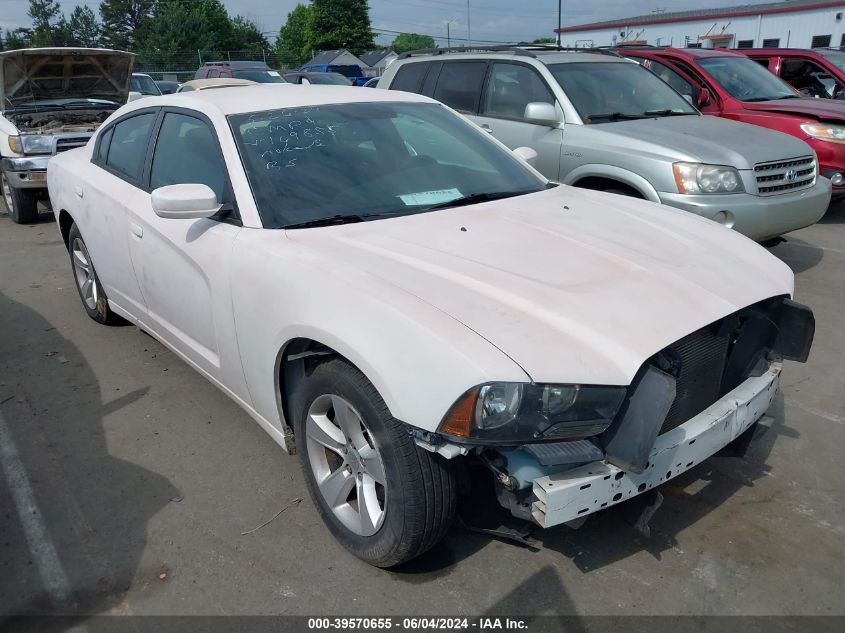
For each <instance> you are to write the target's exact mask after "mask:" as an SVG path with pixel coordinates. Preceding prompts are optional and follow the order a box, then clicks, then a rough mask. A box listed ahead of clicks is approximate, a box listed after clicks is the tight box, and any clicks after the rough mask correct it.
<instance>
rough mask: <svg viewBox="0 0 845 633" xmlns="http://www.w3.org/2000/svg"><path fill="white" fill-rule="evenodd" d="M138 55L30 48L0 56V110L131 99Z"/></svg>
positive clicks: (121, 101) (106, 50)
mask: <svg viewBox="0 0 845 633" xmlns="http://www.w3.org/2000/svg"><path fill="white" fill-rule="evenodd" d="M134 59H135V55H133V54H132V53H125V52H123V51H112V50H108V49H104V48H28V49H22V50H17V51H6V52H3V53H0V109H3V110H5V109H8V108H10V107H11V108H14V107H17V106H23V105H27V104H31V103H34V102H37V101H43V100H50V99H106V100H108V101H114V102H115V103H118V104H120V105H122V104H124V103H126V99H127V97H128V95H129V78H130V76H131V74H132V65H133V63H134Z"/></svg>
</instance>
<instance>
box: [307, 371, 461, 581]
mask: <svg viewBox="0 0 845 633" xmlns="http://www.w3.org/2000/svg"><path fill="white" fill-rule="evenodd" d="M292 401H293V402H295V403H297V405H298V415H297V416H296V418H295V427H296V428H295V433H296V437H297V443H298V446H299V451H298V452H299V454H300V459H301V461H302V466H303V469H304V471H305V478H306V481H307V484H308V488H309V492H310V493H311V497H312V498H313V500H314V502H315V504H316V505H317V509H318V511H319V513H320V516H321V517H322V519H323V521H324V523H325V524H326V526H327V527H328V528H329V530H330V531H331V532H332V534H333V535H334V536H335V538H337V540H338V541H340V543H341V544H342V545H343V546H344V547H345V548H346V549H348V550H349V551H350V552H352V553H353V554H355V555H356V556H358V557H359V558H361V559H362V560H364V561H366V562H368V563H370V564H371V565H375V566H377V567H391V566H393V565H398V564H399V563H403V562H405V561H407V560H410V559H412V558H414V557H416V556H419V555H420V554H422V553H423V552H425V551H426V550H428V549H429V548H431V547H432V546H434V545H435V544H436V543H437V542H438V541H440V540H441V539H442V538H443V536H444V535H445V534H446V531H447V530H448V529H449V526H450V525H451V523H452V519H453V518H454V515H455V505H456V497H457V485H456V482H455V475H454V468H453V465H452V464H451V463H450V462H449V461H448V460H445V459H443V458H442V457H440V456H438V455H435V454H432V453H429V452H428V451H425V450H423V449H421V448H419V447H418V446H417V445H416V444H415V443H414V440H413V438H412V437H411V436H410V435H409V434H408V430H407V428H406V427H405V425H404V424H403V423H401V422H399V421H398V420H396V419H395V418H393V417H392V416H391V415H390V412H389V411H388V409H387V406H386V405H385V404H384V401H383V400H382V399H381V396H379V394H378V392H377V391H376V389H375V387H373V385H372V384H371V383H370V382H369V381H368V380H367V379H366V377H364V375H363V374H362V373H361V372H360V371H358V370H357V369H356V368H355V367H353V366H352V365H350V364H349V363H347V362H346V361H345V360H342V359H334V360H330V361H327V362H325V363H322V364H320V365H318V366H317V367H316V368H314V370H313V371H312V372H311V373H310V374H309V375H307V376H306V377H305V378H303V379H302V381H301V382H300V383H299V385H298V386H297V388H296V392H295V394H293V398H292Z"/></svg>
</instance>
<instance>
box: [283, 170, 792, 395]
mask: <svg viewBox="0 0 845 633" xmlns="http://www.w3.org/2000/svg"><path fill="white" fill-rule="evenodd" d="M287 235H288V237H289V238H290V239H292V240H294V241H297V242H299V243H301V244H303V245H307V246H309V247H312V248H313V249H314V251H315V253H316V254H318V256H319V257H321V258H325V259H324V264H325V266H326V267H327V268H328V269H329V270H331V269H335V270H338V271H341V270H343V269H344V268H345V267H355V268H357V269H363V270H366V271H368V272H369V273H370V274H371V275H373V276H375V277H378V278H380V279H383V280H386V281H387V282H389V283H390V284H391V285H393V286H395V287H396V288H398V289H401V290H403V291H405V292H408V293H411V294H413V295H415V296H417V297H418V298H420V299H421V300H423V301H425V302H427V303H429V304H431V305H432V306H435V307H436V308H438V309H439V310H441V311H442V312H444V313H445V314H447V315H449V316H451V317H452V318H454V319H457V320H458V321H460V322H461V323H463V324H464V325H466V327H467V328H469V330H472V331H474V332H476V333H477V334H478V335H480V336H482V337H484V338H485V339H486V340H487V341H489V342H490V343H491V344H492V345H494V346H496V347H497V348H499V349H500V350H502V351H503V352H504V353H505V354H507V355H508V356H509V357H510V358H511V359H513V360H514V362H516V363H517V364H519V365H520V366H521V367H522V368H523V369H524V370H525V371H526V372H527V373H528V374H529V375H530V376H531V378H532V379H533V380H535V381H537V382H579V383H592V384H629V383H630V381H631V380H632V379H633V377H634V375H635V374H636V372H637V370H638V369H639V367H640V366H641V365H642V363H643V362H644V361H645V360H646V359H647V358H649V357H650V356H652V355H653V354H654V353H656V352H657V351H659V350H661V349H662V348H664V347H666V346H667V345H669V344H670V343H672V342H674V341H676V340H678V339H680V338H682V337H683V336H685V335H687V334H689V333H690V332H693V331H694V330H696V329H698V328H700V327H703V326H704V325H707V324H709V323H712V322H714V321H716V320H718V319H720V318H722V317H724V316H726V315H728V314H730V313H732V312H735V311H736V310H738V309H740V308H742V307H745V306H747V305H750V304H752V303H755V302H757V301H759V300H762V299H765V298H767V297H771V296H775V295H781V294H790V293H791V292H792V288H793V285H792V284H793V277H792V272H791V271H790V270H789V268H788V267H787V266H786V265H785V264H783V263H782V262H781V261H780V260H778V259H777V258H775V257H774V256H772V255H771V254H769V253H768V252H767V251H766V250H765V249H764V248H762V247H761V246H759V245H757V244H755V243H754V242H752V241H751V240H749V239H747V238H745V237H743V236H742V235H739V234H738V233H735V232H733V231H731V230H729V229H726V228H724V227H722V226H720V225H717V224H716V223H713V222H710V221H709V220H704V219H702V218H699V217H697V216H693V215H691V214H687V213H685V212H682V211H677V210H674V209H669V208H667V207H662V206H660V205H656V204H652V203H649V202H644V201H639V200H634V199H631V198H626V197H621V196H616V195H613V194H604V193H599V192H593V191H588V190H583V189H576V188H572V187H566V186H560V187H557V188H555V189H551V190H548V191H543V192H540V193H536V194H531V195H526V196H519V197H517V198H510V199H505V200H501V201H497V202H490V203H485V204H478V205H474V206H471V207H459V208H455V209H444V210H441V211H435V212H429V213H423V214H419V215H413V216H405V217H399V218H392V219H385V220H377V221H371V222H364V223H359V224H349V225H343V226H335V227H321V228H312V229H299V230H291V231H288V232H287ZM376 288H379V289H380V290H375V289H376ZM383 288H384V286H383V284H373V288H372V289H370V288H367V287H362V288H361V292H368V291H374V292H375V291H378V292H383V291H384V290H383ZM344 309H347V310H354V309H355V306H354V305H349V306H346V307H345V308H344ZM467 335H468V336H471V335H472V334H470V333H469V332H467ZM408 345H409V346H411V345H414V341H408ZM396 353H397V354H401V353H402V350H401V349H397V350H396Z"/></svg>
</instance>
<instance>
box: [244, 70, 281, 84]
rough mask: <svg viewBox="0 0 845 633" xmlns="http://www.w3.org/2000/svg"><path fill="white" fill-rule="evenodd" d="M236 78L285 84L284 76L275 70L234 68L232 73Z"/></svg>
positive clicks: (262, 82) (263, 82)
mask: <svg viewBox="0 0 845 633" xmlns="http://www.w3.org/2000/svg"><path fill="white" fill-rule="evenodd" d="M232 75H233V76H234V77H236V78H237V79H249V80H250V81H257V82H258V83H260V84H286V83H287V82H286V81H285V80H284V78H283V77H282V76H281V75H280V74H279V73H278V72H276V71H275V70H236V71H234V72H233V73H232Z"/></svg>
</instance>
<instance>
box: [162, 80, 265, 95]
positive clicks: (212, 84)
mask: <svg viewBox="0 0 845 633" xmlns="http://www.w3.org/2000/svg"><path fill="white" fill-rule="evenodd" d="M256 85H258V82H257V81H250V80H249V79H231V78H229V79H223V78H218V79H191V81H186V82H185V83H183V84H182V85H181V86H179V89H178V90H177V91H176V92H177V93H182V92H193V91H194V90H210V89H212V88H232V87H235V86H256Z"/></svg>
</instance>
